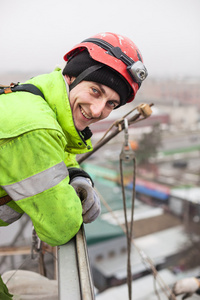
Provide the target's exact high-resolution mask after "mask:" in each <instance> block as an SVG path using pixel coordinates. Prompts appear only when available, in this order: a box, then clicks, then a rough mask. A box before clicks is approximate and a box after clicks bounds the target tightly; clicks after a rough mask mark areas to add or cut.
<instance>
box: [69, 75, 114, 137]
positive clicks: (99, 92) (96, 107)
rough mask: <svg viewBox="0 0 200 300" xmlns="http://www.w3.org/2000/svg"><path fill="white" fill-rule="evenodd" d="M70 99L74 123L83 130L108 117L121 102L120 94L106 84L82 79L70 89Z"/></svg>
mask: <svg viewBox="0 0 200 300" xmlns="http://www.w3.org/2000/svg"><path fill="white" fill-rule="evenodd" d="M72 81H73V79H72ZM69 101H70V105H71V109H72V115H73V119H74V124H75V126H76V128H77V129H78V130H79V131H82V130H84V129H85V128H86V127H87V126H89V125H90V124H92V123H96V122H98V121H100V120H103V119H105V118H107V117H108V116H109V114H110V113H111V111H112V110H113V109H114V108H115V107H116V106H118V105H119V104H120V96H119V95H118V94H117V93H116V92H115V91H114V90H112V89H111V88H109V87H107V86H105V85H102V84H99V83H96V82H91V81H82V82H80V83H79V84H77V85H76V86H75V87H74V88H73V89H72V90H71V91H70V93H69Z"/></svg>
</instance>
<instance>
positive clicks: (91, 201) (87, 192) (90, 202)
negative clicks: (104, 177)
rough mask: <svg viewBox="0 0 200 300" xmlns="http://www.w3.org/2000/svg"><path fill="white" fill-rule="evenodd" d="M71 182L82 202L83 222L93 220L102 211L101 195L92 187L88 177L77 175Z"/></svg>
mask: <svg viewBox="0 0 200 300" xmlns="http://www.w3.org/2000/svg"><path fill="white" fill-rule="evenodd" d="M70 184H71V185H72V186H73V188H74V189H75V191H76V193H77V195H78V196H79V198H80V200H81V202H82V209H83V212H82V214H83V222H84V223H91V222H93V221H94V220H95V219H96V218H97V217H98V216H99V214H100V212H101V204H100V199H99V196H98V195H97V193H96V191H95V189H94V188H93V187H92V184H91V181H90V180H89V179H88V178H85V177H80V176H77V177H75V178H73V179H72V181H71V182H70Z"/></svg>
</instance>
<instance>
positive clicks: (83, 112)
mask: <svg viewBox="0 0 200 300" xmlns="http://www.w3.org/2000/svg"><path fill="white" fill-rule="evenodd" d="M80 111H81V113H82V115H83V116H84V117H85V118H86V119H88V120H91V119H92V118H91V117H90V116H88V115H87V114H86V112H85V111H84V110H83V109H82V107H81V106H80Z"/></svg>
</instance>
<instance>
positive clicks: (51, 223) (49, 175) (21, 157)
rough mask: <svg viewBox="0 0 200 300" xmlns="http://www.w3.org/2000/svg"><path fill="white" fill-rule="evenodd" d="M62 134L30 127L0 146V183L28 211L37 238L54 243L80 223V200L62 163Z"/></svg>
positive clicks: (71, 233)
mask: <svg viewBox="0 0 200 300" xmlns="http://www.w3.org/2000/svg"><path fill="white" fill-rule="evenodd" d="M65 146H66V140H65V138H64V136H63V135H62V134H61V133H60V132H58V131H56V130H50V129H48V130H45V129H40V130H33V131H31V132H28V133H25V134H23V135H21V136H19V137H16V138H14V139H12V140H9V141H8V142H7V143H4V145H2V146H1V147H0V160H1V162H2V167H3V168H2V169H3V175H2V176H1V179H0V185H1V186H2V188H3V189H4V190H5V191H6V192H7V194H8V195H10V196H11V198H12V199H13V201H14V202H15V203H16V204H17V205H18V206H19V208H20V209H22V210H23V211H24V212H25V213H26V214H28V215H29V216H30V218H31V220H32V222H33V225H34V227H35V230H36V232H37V234H38V236H39V237H40V239H41V240H42V241H44V242H46V243H48V244H49V245H52V246H56V245H61V244H64V243H66V242H68V241H69V240H70V239H71V238H72V237H73V236H74V235H75V234H76V233H77V232H78V230H79V228H80V226H81V224H82V206H81V202H80V200H79V198H78V196H77V194H76V192H75V190H74V189H73V187H72V186H71V185H69V173H68V169H67V167H66V164H65V158H66V154H65Z"/></svg>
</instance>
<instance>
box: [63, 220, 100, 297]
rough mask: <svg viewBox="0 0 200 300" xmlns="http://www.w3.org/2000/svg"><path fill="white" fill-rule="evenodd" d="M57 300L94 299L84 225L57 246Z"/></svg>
mask: <svg viewBox="0 0 200 300" xmlns="http://www.w3.org/2000/svg"><path fill="white" fill-rule="evenodd" d="M57 252H58V295H59V300H68V299H69V300H71V299H76V300H94V299H95V297H94V288H93V281H92V276H91V271H90V265H89V258H88V251H87V243H86V239H85V232H84V227H83V225H82V227H81V229H80V230H79V232H78V233H77V235H76V236H75V237H74V238H73V239H72V240H71V241H69V242H68V243H67V244H65V245H62V246H58V247H57Z"/></svg>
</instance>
